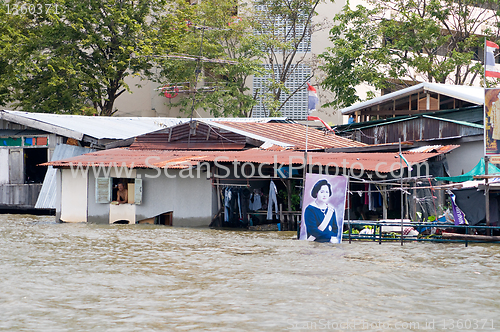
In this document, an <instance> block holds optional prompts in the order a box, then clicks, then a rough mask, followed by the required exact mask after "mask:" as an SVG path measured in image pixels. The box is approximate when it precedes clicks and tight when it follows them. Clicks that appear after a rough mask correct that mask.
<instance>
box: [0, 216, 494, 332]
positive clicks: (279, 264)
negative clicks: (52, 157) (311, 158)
mask: <svg viewBox="0 0 500 332" xmlns="http://www.w3.org/2000/svg"><path fill="white" fill-rule="evenodd" d="M294 238H295V234H294V233H292V232H237V231H222V230H210V229H193V228H170V227H163V226H152V225H149V226H146V225H145V226H142V225H110V226H102V225H88V224H58V223H54V222H53V217H47V216H32V215H0V331H287V330H291V331H305V330H332V331H389V330H391V331H407V330H410V331H431V330H432V331H496V330H500V314H499V313H500V272H499V270H500V245H495V244H472V245H469V246H468V247H465V246H464V245H463V244H453V243H451V244H450V243H446V244H439V243H407V244H405V245H404V246H401V245H400V244H399V243H383V244H382V245H379V244H378V243H373V242H353V243H352V244H348V243H346V242H345V243H343V244H340V245H332V244H321V243H310V242H305V241H298V240H295V239H294Z"/></svg>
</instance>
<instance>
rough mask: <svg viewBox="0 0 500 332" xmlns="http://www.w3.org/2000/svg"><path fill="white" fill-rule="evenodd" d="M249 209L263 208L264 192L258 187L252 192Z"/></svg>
mask: <svg viewBox="0 0 500 332" xmlns="http://www.w3.org/2000/svg"><path fill="white" fill-rule="evenodd" d="M249 209H250V211H257V210H260V209H262V194H261V193H260V192H259V190H257V189H256V190H254V192H253V193H251V194H250V204H249Z"/></svg>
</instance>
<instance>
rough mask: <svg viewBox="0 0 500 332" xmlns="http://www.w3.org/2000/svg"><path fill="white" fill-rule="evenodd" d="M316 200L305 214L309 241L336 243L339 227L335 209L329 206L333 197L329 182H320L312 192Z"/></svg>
mask: <svg viewBox="0 0 500 332" xmlns="http://www.w3.org/2000/svg"><path fill="white" fill-rule="evenodd" d="M311 196H312V197H313V198H315V200H314V201H313V202H312V203H311V204H309V205H308V206H307V208H306V210H305V212H304V219H305V225H306V230H307V240H309V241H318V242H336V239H337V234H338V227H337V217H336V214H335V209H334V208H333V206H332V205H331V204H328V201H329V200H330V197H331V196H332V186H331V185H330V183H328V181H327V180H325V179H323V180H319V181H318V182H316V184H315V185H314V187H313V188H312V190H311Z"/></svg>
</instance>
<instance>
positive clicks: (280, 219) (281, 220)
mask: <svg viewBox="0 0 500 332" xmlns="http://www.w3.org/2000/svg"><path fill="white" fill-rule="evenodd" d="M279 222H280V225H281V230H282V231H284V230H285V225H284V224H283V204H281V203H280V215H279Z"/></svg>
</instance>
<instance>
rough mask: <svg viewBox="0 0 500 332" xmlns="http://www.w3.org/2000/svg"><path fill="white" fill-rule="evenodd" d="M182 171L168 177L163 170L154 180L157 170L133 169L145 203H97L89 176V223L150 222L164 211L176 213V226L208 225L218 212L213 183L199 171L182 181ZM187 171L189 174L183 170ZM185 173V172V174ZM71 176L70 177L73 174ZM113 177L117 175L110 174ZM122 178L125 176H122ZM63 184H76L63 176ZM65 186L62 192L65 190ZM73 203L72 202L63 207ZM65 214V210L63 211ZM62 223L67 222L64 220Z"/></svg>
mask: <svg viewBox="0 0 500 332" xmlns="http://www.w3.org/2000/svg"><path fill="white" fill-rule="evenodd" d="M180 172H181V171H179V170H169V176H171V177H175V178H167V177H166V175H165V173H164V171H163V170H162V172H161V175H160V176H159V177H155V176H156V174H157V171H156V170H153V169H138V170H134V171H133V173H132V175H131V176H130V177H132V178H140V179H142V188H143V192H142V204H140V205H135V204H124V205H110V204H103V203H96V201H95V175H94V174H93V172H89V174H88V192H86V195H87V202H88V203H87V204H88V205H87V206H88V211H86V219H87V221H88V222H91V223H97V224H109V223H112V222H114V221H116V220H128V221H129V222H130V223H136V222H138V221H141V220H144V219H149V218H152V217H155V216H157V215H160V214H162V213H165V212H170V211H172V212H173V216H172V217H173V226H208V225H209V224H210V222H211V221H212V217H213V215H214V214H215V212H216V211H214V210H215V209H216V201H214V198H213V195H214V194H216V193H215V191H214V190H213V187H212V184H211V181H210V180H207V179H206V178H204V177H203V176H205V175H206V173H201V174H202V175H203V176H202V177H201V178H198V177H197V176H196V175H197V174H196V170H193V174H194V175H195V176H194V178H181V177H180V176H179V173H180ZM184 172H187V171H184ZM183 174H185V173H183ZM70 175H71V174H70ZM110 175H111V177H113V176H114V175H116V174H115V173H114V172H111V174H110ZM121 177H125V176H124V174H122V176H121ZM62 180H63V182H64V181H70V182H71V183H74V182H75V181H74V180H73V179H67V177H63V179H62ZM64 187H65V186H64V185H63V189H64ZM62 193H63V196H64V190H63V191H62ZM68 203H69V204H72V202H71V201H69V199H66V200H64V199H63V202H62V204H63V205H64V204H68ZM63 211H64V209H63ZM61 220H63V221H66V220H64V219H63V218H61Z"/></svg>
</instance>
